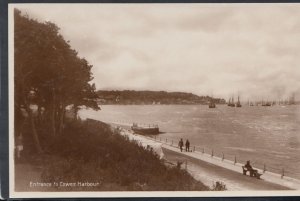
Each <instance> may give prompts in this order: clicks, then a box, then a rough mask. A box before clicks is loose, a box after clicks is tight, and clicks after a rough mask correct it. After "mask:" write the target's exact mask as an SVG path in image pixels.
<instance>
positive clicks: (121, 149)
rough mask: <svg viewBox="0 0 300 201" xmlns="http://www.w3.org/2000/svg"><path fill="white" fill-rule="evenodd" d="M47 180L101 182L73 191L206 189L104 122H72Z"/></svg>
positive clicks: (57, 144)
mask: <svg viewBox="0 0 300 201" xmlns="http://www.w3.org/2000/svg"><path fill="white" fill-rule="evenodd" d="M52 155H53V156H54V157H52V158H51V159H50V160H51V162H49V163H47V164H46V167H45V169H44V171H43V174H42V178H43V180H44V181H57V182H59V181H66V182H77V181H89V182H100V184H101V185H99V186H97V187H95V188H86V189H85V188H77V187H76V188H73V187H70V188H69V189H71V190H150V191H160V190H207V187H205V186H204V185H203V184H202V183H200V182H198V181H196V180H194V179H193V178H192V177H191V175H189V174H188V173H187V172H186V171H184V170H181V169H178V168H176V167H174V168H170V167H166V166H165V165H164V163H163V161H162V160H160V159H159V158H158V156H157V155H156V154H154V153H153V152H152V150H151V149H145V148H143V147H140V146H139V145H138V144H137V143H135V142H130V141H129V140H128V139H127V138H125V137H123V136H121V135H119V134H117V133H115V132H114V131H112V130H111V128H110V127H109V126H108V125H106V124H104V123H101V122H96V121H93V120H87V121H85V122H75V123H74V122H73V123H69V124H68V125H67V126H66V127H65V130H64V132H63V135H61V136H59V137H58V138H57V139H56V141H55V143H54V145H53V147H52Z"/></svg>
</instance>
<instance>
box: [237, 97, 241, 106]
mask: <svg viewBox="0 0 300 201" xmlns="http://www.w3.org/2000/svg"><path fill="white" fill-rule="evenodd" d="M236 107H242V105H241V102H240V97H239V96H238V101H237V102H236Z"/></svg>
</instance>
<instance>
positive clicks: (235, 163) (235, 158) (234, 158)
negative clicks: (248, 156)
mask: <svg viewBox="0 0 300 201" xmlns="http://www.w3.org/2000/svg"><path fill="white" fill-rule="evenodd" d="M235 164H236V156H234V165H235Z"/></svg>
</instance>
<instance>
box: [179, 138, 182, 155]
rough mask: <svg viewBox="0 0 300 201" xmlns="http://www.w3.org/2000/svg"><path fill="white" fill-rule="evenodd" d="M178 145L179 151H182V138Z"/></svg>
mask: <svg viewBox="0 0 300 201" xmlns="http://www.w3.org/2000/svg"><path fill="white" fill-rule="evenodd" d="M178 146H179V148H180V151H181V152H182V147H183V140H182V138H181V139H180V141H179V143H178Z"/></svg>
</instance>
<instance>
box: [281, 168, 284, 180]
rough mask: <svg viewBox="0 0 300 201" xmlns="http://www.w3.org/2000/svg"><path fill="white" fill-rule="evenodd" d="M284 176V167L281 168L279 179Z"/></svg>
mask: <svg viewBox="0 0 300 201" xmlns="http://www.w3.org/2000/svg"><path fill="white" fill-rule="evenodd" d="M283 177H284V168H282V173H281V179H282V178H283Z"/></svg>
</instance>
